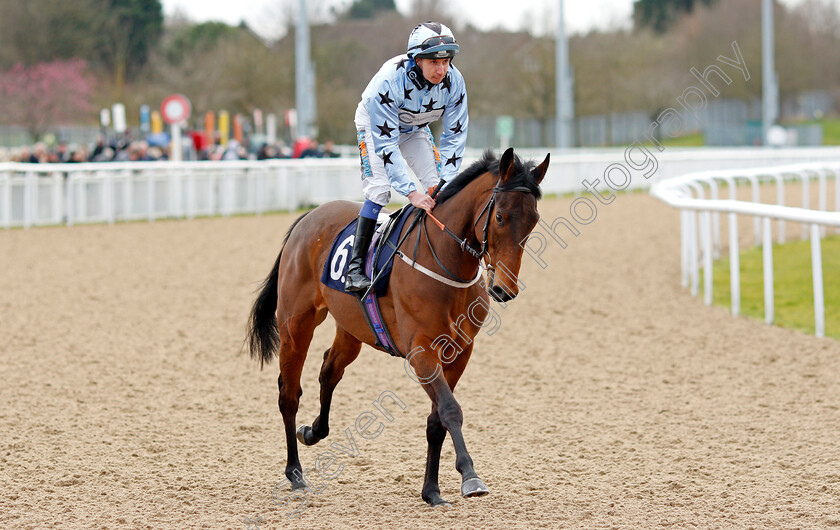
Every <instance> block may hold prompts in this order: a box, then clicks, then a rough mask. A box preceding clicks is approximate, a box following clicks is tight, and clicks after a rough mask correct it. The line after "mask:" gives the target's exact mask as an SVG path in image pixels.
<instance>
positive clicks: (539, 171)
mask: <svg viewBox="0 0 840 530" xmlns="http://www.w3.org/2000/svg"><path fill="white" fill-rule="evenodd" d="M549 158H551V153H548V154H547V155H545V160H543V161H542V164H540V165H538V166H537V167H536V168H534V179H535V180H536V181H537V184H539V183H540V182H542V179H543V177H545V173H546V171H548V160H549Z"/></svg>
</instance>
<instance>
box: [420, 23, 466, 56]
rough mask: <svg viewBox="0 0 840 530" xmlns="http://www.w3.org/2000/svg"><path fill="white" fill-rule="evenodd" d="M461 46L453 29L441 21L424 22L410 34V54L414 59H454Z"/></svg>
mask: <svg viewBox="0 0 840 530" xmlns="http://www.w3.org/2000/svg"><path fill="white" fill-rule="evenodd" d="M459 49H460V47H459V46H458V43H457V42H455V36H454V35H453V34H452V30H450V29H449V28H448V27H446V26H444V25H443V24H441V23H439V22H424V23H422V24H419V25H418V26H417V27H415V28H414V29H413V30H412V31H411V35H409V36H408V56H409V58H412V59H452V58H453V57H455V54H457V53H458V50H459Z"/></svg>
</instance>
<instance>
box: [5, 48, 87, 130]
mask: <svg viewBox="0 0 840 530" xmlns="http://www.w3.org/2000/svg"><path fill="white" fill-rule="evenodd" d="M94 86H95V81H94V78H93V76H92V75H90V73H89V72H88V69H87V63H86V62H85V61H83V60H81V59H72V60H68V61H53V62H49V63H40V64H35V65H32V66H23V65H21V64H18V65H16V66H14V67H13V68H12V69H10V70H7V71H5V72H0V122H6V123H9V124H14V125H23V126H25V127H26V128H27V129H28V130H29V134H30V135H31V136H32V138H33V139H38V138H40V137H41V136H42V135H43V134H44V133H46V132H47V131H48V129H49V127H50V126H55V125H59V124H62V123H69V122H74V121H78V120H83V121H87V120H89V119H90V117H91V110H92V108H93V105H92V103H91V100H92V96H93V89H94Z"/></svg>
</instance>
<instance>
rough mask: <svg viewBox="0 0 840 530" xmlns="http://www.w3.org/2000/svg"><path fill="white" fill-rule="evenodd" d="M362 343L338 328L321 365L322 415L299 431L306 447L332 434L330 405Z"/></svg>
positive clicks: (299, 437)
mask: <svg viewBox="0 0 840 530" xmlns="http://www.w3.org/2000/svg"><path fill="white" fill-rule="evenodd" d="M361 348H362V343H361V342H359V341H358V340H357V339H356V338H355V337H353V336H352V335H350V334H349V333H347V332H346V331H345V330H344V329H343V328H341V327H337V328H336V334H335V340H333V344H332V346H331V347H330V349H328V350H327V351H326V352H324V363H323V364H322V365H321V375H320V376H319V377H318V380H319V381H320V383H321V413H320V414H318V417H317V418H315V421H313V422H312V426H311V427H310V426H309V425H301V426H300V428H298V430H297V436H298V440H300V442H301V443H303V444H304V445H314V444H316V443H318V442H320V441H321V440H323V439H324V438H326V437H327V435H328V434H329V433H330V423H329V422H330V420H329V417H330V403H331V402H332V396H333V391H334V390H335V387H336V385H338V382H339V381H341V378H342V376H343V375H344V369H345V368H347V366H348V365H349V364H350V363H352V362H353V361H355V360H356V357H358V356H359V350H361Z"/></svg>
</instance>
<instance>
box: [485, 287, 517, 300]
mask: <svg viewBox="0 0 840 530" xmlns="http://www.w3.org/2000/svg"><path fill="white" fill-rule="evenodd" d="M490 296H492V297H493V300H495V301H497V302H508V301H510V300H513V299H514V298H515V297H516V295H515V294H513V293H510V292H508V291H507V290H505V289H504V288H503V287H501V286H499V285H494V286H493V287H492V288H491V289H490Z"/></svg>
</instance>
